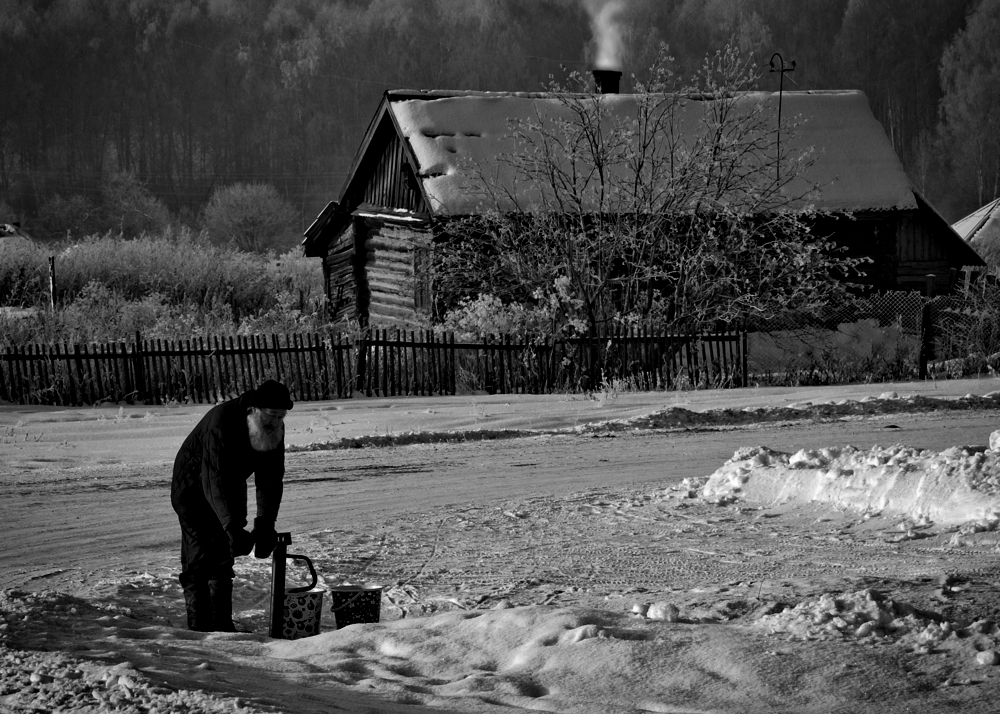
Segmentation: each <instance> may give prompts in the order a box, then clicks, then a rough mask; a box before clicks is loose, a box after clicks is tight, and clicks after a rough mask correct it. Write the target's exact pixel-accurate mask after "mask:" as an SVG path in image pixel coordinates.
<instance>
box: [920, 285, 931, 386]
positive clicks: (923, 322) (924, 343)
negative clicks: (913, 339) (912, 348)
mask: <svg viewBox="0 0 1000 714" xmlns="http://www.w3.org/2000/svg"><path fill="white" fill-rule="evenodd" d="M933 351H934V330H933V325H931V303H930V300H927V301H926V302H924V306H923V308H922V309H921V311H920V364H919V367H918V377H919V378H920V379H927V362H928V360H929V359H930V358H931V356H932V352H933Z"/></svg>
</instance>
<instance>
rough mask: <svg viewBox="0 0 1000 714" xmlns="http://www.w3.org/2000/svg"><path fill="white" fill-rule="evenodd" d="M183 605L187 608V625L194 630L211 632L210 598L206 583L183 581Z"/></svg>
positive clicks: (213, 625)
mask: <svg viewBox="0 0 1000 714" xmlns="http://www.w3.org/2000/svg"><path fill="white" fill-rule="evenodd" d="M183 588H184V605H185V607H186V608H187V626H188V629H189V630H194V631H195V632H212V631H213V630H214V629H215V620H214V618H213V617H212V600H211V596H210V593H209V588H208V583H184V584H183Z"/></svg>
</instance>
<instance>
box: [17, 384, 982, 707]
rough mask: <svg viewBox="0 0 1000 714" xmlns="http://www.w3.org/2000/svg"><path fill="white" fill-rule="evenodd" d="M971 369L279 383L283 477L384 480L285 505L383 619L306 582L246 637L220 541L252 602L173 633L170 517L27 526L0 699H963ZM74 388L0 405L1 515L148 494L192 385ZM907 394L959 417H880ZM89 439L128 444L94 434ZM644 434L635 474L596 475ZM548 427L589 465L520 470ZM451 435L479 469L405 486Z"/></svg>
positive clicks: (976, 494) (978, 687)
mask: <svg viewBox="0 0 1000 714" xmlns="http://www.w3.org/2000/svg"><path fill="white" fill-rule="evenodd" d="M995 387H996V385H995V384H994V383H993V382H991V381H983V382H974V383H971V384H959V383H953V384H951V385H949V386H948V387H947V388H941V387H939V386H937V385H927V384H922V385H893V388H892V389H891V390H890V391H886V388H885V387H876V388H872V387H852V388H847V389H839V390H834V389H828V390H809V391H808V393H806V392H804V391H800V392H798V393H795V392H794V391H791V390H790V391H780V390H773V391H771V392H765V393H761V392H754V391H752V390H740V391H739V392H737V393H733V392H731V393H711V394H703V395H701V394H693V395H680V397H679V395H663V394H656V395H618V396H611V397H609V396H607V395H605V397H604V398H605V399H607V400H608V401H607V402H606V403H604V404H600V403H598V402H597V401H596V400H582V401H568V400H565V399H561V398H555V397H551V398H525V399H523V400H518V399H516V398H510V397H508V398H506V400H500V399H497V398H484V397H476V398H450V399H449V400H439V401H436V402H434V403H433V404H425V403H423V402H417V401H413V400H409V401H408V400H400V402H398V403H397V404H395V405H392V406H391V407H389V403H388V402H385V401H375V400H371V401H368V402H359V403H355V404H350V405H337V406H338V407H339V406H344V407H346V408H344V409H342V410H328V411H323V406H322V405H297V406H296V410H293V412H292V414H294V415H296V419H298V420H299V421H297V422H290V425H289V426H290V434H289V443H290V444H291V445H292V451H291V453H290V454H289V457H288V461H289V480H290V485H292V484H295V483H298V482H303V483H304V482H307V481H309V480H310V479H312V480H313V481H315V480H317V479H319V478H320V476H321V475H323V474H325V475H326V476H323V477H324V478H327V477H329V475H330V474H331V473H333V474H334V476H335V477H336V478H337V479H339V481H337V482H336V484H337V485H338V486H340V487H342V488H344V489H346V488H347V487H348V486H349V485H350V484H349V483H348V481H350V482H351V483H354V482H355V480H356V481H357V482H359V483H363V482H366V481H372V480H377V479H385V480H384V484H385V485H384V488H383V491H382V493H383V495H387V494H393V496H392V497H393V498H398V499H401V500H403V501H406V500H407V499H409V501H410V504H411V505H410V508H409V510H406V508H405V506H406V504H405V503H403V504H401V505H400V506H399V508H400V509H402V510H398V511H393V512H392V514H388V515H383V514H381V513H380V512H376V509H374V507H368V508H369V510H370V511H371V513H372V514H374V515H371V514H369V515H368V516H362V515H356V516H354V517H351V516H349V515H345V514H346V513H347V512H346V511H339V512H338V513H340V514H341V515H340V516H339V518H340V519H342V521H340V522H330V523H328V524H327V525H326V526H325V527H322V528H314V529H309V530H305V531H304V532H303V531H300V530H299V529H296V534H295V546H294V547H293V548H292V550H295V551H298V552H304V553H307V554H308V555H309V556H310V557H311V558H313V560H314V561H315V562H316V563H317V567H318V568H319V570H320V571H321V573H322V574H325V577H324V578H323V580H324V581H325V583H326V584H328V585H331V584H333V583H334V582H337V581H339V580H342V579H345V578H348V579H351V580H353V581H359V580H367V581H372V580H375V581H378V582H379V583H380V584H382V585H385V586H386V590H385V595H384V597H383V600H382V621H381V622H379V623H377V624H374V623H373V624H362V625H352V626H350V627H347V628H345V629H343V630H336V629H334V623H333V620H334V615H333V614H332V613H330V612H329V601H328V600H327V602H326V611H325V612H324V614H323V618H324V619H323V631H322V632H321V634H319V635H317V636H315V637H311V638H306V639H302V640H293V641H282V640H271V639H269V638H267V637H266V636H265V634H264V633H265V632H266V599H267V583H268V561H258V560H255V559H253V558H247V559H241V560H240V561H239V563H238V568H237V570H238V579H237V588H236V601H237V608H238V613H237V620H238V622H239V623H240V625H242V626H243V627H244V628H246V629H249V630H252V631H251V632H248V633H236V634H221V633H217V634H210V635H204V634H199V633H191V632H188V631H186V630H184V629H182V628H181V627H180V626H179V625H180V622H181V607H180V598H181V595H180V589H179V587H178V585H177V583H176V580H175V575H176V572H175V570H176V569H175V566H174V565H173V563H172V559H175V558H176V555H175V554H174V553H173V550H174V549H175V548H174V545H173V543H172V541H169V540H168V541H167V542H166V543H162V544H161V543H160V540H162V539H161V538H160V530H162V531H163V533H168V532H170V530H169V529H170V524H169V518H165V519H164V525H163V526H162V527H161V526H159V525H157V526H156V527H155V529H154V530H156V538H152V539H151V540H148V541H142V543H141V546H139V547H140V550H142V552H145V553H147V561H148V565H147V567H145V568H135V567H134V564H135V561H128V562H125V561H121V562H119V561H109V562H108V563H107V564H105V565H103V566H102V565H101V564H100V563H101V561H100V555H101V553H100V548H101V546H100V543H101V541H100V540H99V539H97V538H94V539H92V540H86V539H79V540H78V541H76V542H78V547H77V549H76V552H66V553H65V554H64V555H63V556H62V558H63V559H62V560H60V561H58V562H52V563H48V562H47V563H46V564H45V565H46V567H45V568H41V567H40V566H41V565H42V564H41V563H37V564H35V565H38V566H39V567H37V568H36V567H34V566H33V564H32V563H31V562H30V561H31V560H32V559H33V558H34V557H36V556H38V555H39V554H41V553H44V552H47V551H45V547H44V543H43V540H44V539H43V538H42V537H41V536H39V537H37V539H36V540H31V541H30V544H29V545H27V546H24V550H23V553H22V555H23V558H22V561H21V562H20V564H19V566H20V567H15V566H14V565H13V564H7V565H4V566H3V568H2V572H0V582H2V583H6V584H7V585H9V586H11V587H8V589H6V590H4V591H3V593H2V596H0V620H2V622H0V642H2V643H3V644H2V646H0V712H6V711H11V712H22V711H23V712H29V711H31V712H34V711H54V712H70V711H94V712H97V711H135V712H147V711H149V712H194V711H207V712H216V711H218V712H223V711H225V712H257V711H288V712H321V711H338V710H342V711H351V712H367V711H371V712H376V711H378V712H383V711H384V712H397V711H398V712H409V711H413V712H429V711H458V712H511V711H516V710H518V709H527V710H537V711H559V712H586V713H590V712H594V713H597V712H765V711H766V712H772V711H778V712H782V711H784V712H833V711H844V712H848V711H850V712H879V713H880V714H881V713H885V712H897V711H898V712H904V711H944V710H953V711H963V712H983V713H985V712H992V711H995V710H996V706H997V704H996V702H997V700H998V697H1000V667H998V666H997V664H998V662H1000V655H998V654H997V653H998V652H1000V632H998V631H997V626H996V622H997V618H998V617H1000V596H998V595H997V594H996V593H997V588H998V587H1000V572H998V571H997V565H998V557H1000V534H998V533H997V532H996V530H995V528H996V525H997V522H998V520H1000V518H998V513H1000V495H998V490H1000V487H998V481H997V468H996V467H997V460H998V458H1000V454H998V452H996V451H994V450H993V449H992V448H991V447H990V443H989V442H990V439H989V434H990V433H991V432H992V431H993V426H991V425H993V424H996V422H997V421H998V420H997V418H996V417H997V416H998V415H1000V411H998V410H1000V399H998V398H997V396H996V395H995V394H994V389H995ZM762 391H763V390H762ZM702 400H703V401H702ZM300 407H307V408H304V409H300ZM329 407H330V405H329V404H327V405H326V408H327V409H329ZM387 407H388V408H389V409H391V410H394V411H396V412H397V414H391V415H390V414H389V412H388V411H387ZM87 412H88V410H41V411H36V412H34V413H30V410H25V409H22V408H14V407H0V428H3V429H4V431H3V432H2V434H3V436H4V438H3V439H2V440H0V483H3V485H4V489H5V498H4V500H5V501H6V505H0V517H3V518H4V522H5V523H7V524H11V523H22V522H26V521H18V520H17V519H18V518H22V519H24V518H26V516H25V514H26V513H31V512H32V511H33V510H34V512H35V513H36V515H37V517H38V518H39V519H44V517H45V516H44V515H43V514H42V513H41V510H40V509H49V510H57V509H60V508H65V509H72V507H73V503H74V501H75V502H76V503H77V504H80V503H86V504H87V506H86V507H87V508H89V509H97V510H98V511H99V513H97V514H96V516H95V519H96V521H97V522H104V523H105V524H106V525H105V526H103V527H104V528H106V529H108V530H110V529H112V528H114V527H115V523H116V521H117V522H123V521H127V520H128V519H129V518H130V517H131V515H130V514H129V513H128V512H127V511H128V509H129V506H130V504H133V505H134V504H136V503H138V502H140V499H142V498H148V499H149V502H150V503H153V502H155V498H157V497H162V493H161V494H160V496H157V494H158V493H159V492H158V491H157V489H160V490H161V491H162V489H163V481H162V476H160V477H159V480H157V478H154V474H156V473H157V470H158V469H159V470H160V471H163V470H164V466H165V464H166V463H167V462H168V461H169V459H170V458H171V457H172V453H171V451H172V450H175V449H176V446H177V444H179V439H181V438H183V435H184V433H185V432H186V430H187V429H188V428H190V424H191V423H193V421H194V420H196V418H197V417H198V416H199V415H200V413H203V410H200V411H199V410H198V409H188V408H185V409H177V408H175V409H173V410H172V411H171V410H159V411H157V410H153V409H149V408H145V409H143V408H136V409H135V410H134V411H131V412H130V411H127V410H116V409H109V410H107V411H106V412H105V415H106V418H105V419H104V420H103V421H101V422H98V421H97V420H96V419H94V418H93V417H92V416H91V417H88V418H86V419H84V418H83V417H84V415H85V413H87ZM147 414H149V415H151V416H149V417H147V416H146V415H147ZM4 419H6V420H7V421H6V422H5V421H4ZM116 420H117V421H118V423H117V424H115V423H114V422H115V421H116ZM143 420H145V421H143ZM43 424H44V427H43V426H41V425H43ZM926 424H930V425H931V426H939V427H941V428H942V429H943V428H944V426H945V425H948V426H949V427H956V425H957V428H959V429H960V433H963V434H966V435H968V436H969V437H970V440H969V442H968V443H954V444H950V445H947V446H943V447H941V448H935V449H931V448H922V447H921V446H920V445H912V446H911V445H907V444H904V443H897V438H898V437H899V436H901V435H904V434H918V433H923V432H920V431H919V429H920V428H921V427H922V426H923V425H926ZM803 425H804V426H803ZM963 425H964V427H963ZM859 427H860V429H859ZM963 429H964V430H963ZM865 431H867V432H870V435H868V436H866V437H865V438H866V439H867V441H865V442H864V443H863V444H860V445H859V446H848V445H847V444H845V443H844V442H843V440H842V438H841V437H843V436H845V435H849V436H850V437H851V439H852V441H856V440H858V439H860V438H861V435H862V433H863V432H865ZM103 435H107V439H106V440H105V438H104V436H103ZM817 435H818V436H817ZM720 438H721V439H722V442H723V448H728V454H727V457H726V458H718V459H717V461H716V462H715V464H714V466H712V467H710V468H704V469H701V470H700V471H699V470H698V469H697V468H696V469H695V470H694V471H693V473H692V471H691V470H685V469H684V466H685V464H684V463H683V462H684V460H685V459H687V460H691V459H692V458H693V457H692V456H688V455H687V454H689V453H692V452H688V451H683V452H676V451H669V450H668V449H672V448H676V447H677V445H678V444H690V445H691V446H690V448H691V449H692V450H693V451H697V450H698V449H699V448H701V449H702V450H705V449H707V448H709V446H711V445H712V444H715V440H716V439H720ZM817 439H827V441H826V442H825V443H824V442H822V441H821V442H819V443H817ZM684 440H688V441H684ZM800 442H801V443H808V444H811V445H809V446H803V447H802V448H795V449H792V448H787V447H788V446H789V445H794V444H797V443H800ZM116 443H117V445H118V446H117V448H118V450H119V456H120V454H121V450H122V445H123V444H125V445H127V446H126V451H127V452H128V453H129V454H131V455H132V457H131V461H133V462H134V463H135V464H137V466H135V467H134V468H131V469H130V468H129V464H128V462H129V461H130V459H128V458H125V459H123V461H124V462H125V463H124V464H111V463H106V464H105V465H104V466H103V467H102V466H101V465H100V464H99V463H97V464H95V463H93V462H94V461H95V459H96V461H98V462H100V461H101V460H104V461H111V459H112V458H113V457H114V456H115V444H116ZM352 446H357V447H365V446H367V447H368V448H347V449H346V450H345V447H352ZM993 446H994V447H996V446H998V444H997V443H996V442H994V444H993ZM683 448H688V447H687V446H684V447H683ZM713 448H714V447H713ZM647 450H648V451H649V453H651V454H654V455H658V456H655V457H654V458H652V461H653V462H654V463H655V462H656V458H659V459H660V464H661V468H662V473H663V477H662V478H661V479H660V480H655V479H654V480H651V479H643V480H642V482H641V483H625V482H621V483H618V482H615V483H612V480H613V479H612V472H614V473H615V474H619V473H620V472H623V471H624V472H627V471H628V470H629V469H630V468H631V465H632V464H633V463H635V464H638V463H640V462H641V463H645V462H646V454H647ZM95 454H96V455H97V456H95ZM347 454H350V455H351V458H352V459H353V460H351V461H349V462H348V463H347V465H346V466H344V465H343V464H344V462H343V461H331V460H337V459H344V458H346V456H347ZM729 456H731V458H728V457H729ZM576 457H579V461H575V460H573V461H572V463H571V467H570V468H571V469H575V470H578V471H580V472H581V474H584V473H587V474H590V473H593V474H594V475H595V476H594V478H595V479H596V480H595V481H588V480H586V479H587V477H586V476H581V479H582V480H580V481H576V482H573V483H574V484H575V486H576V488H575V490H574V489H573V488H569V487H567V488H564V489H562V490H556V491H555V492H551V493H550V492H544V490H543V492H534V491H532V487H533V486H534V485H537V482H538V481H539V480H540V479H541V480H543V481H544V479H545V478H546V474H548V473H555V472H557V471H558V469H559V468H561V467H563V466H564V464H563V463H561V462H566V461H568V460H572V459H575V458H576ZM727 458H728V460H726V459H727ZM143 464H146V465H147V466H148V468H146V467H144V466H143ZM335 464H340V466H336V467H335ZM452 464H457V466H455V468H457V469H458V470H460V471H462V473H463V474H464V475H465V476H466V477H467V478H469V479H473V480H475V476H476V475H477V474H481V475H483V476H484V481H483V482H482V483H486V480H485V477H487V476H488V477H489V479H490V480H492V481H494V482H495V481H502V482H503V481H509V482H508V485H507V488H508V490H507V491H506V495H502V496H497V495H496V494H494V492H489V493H487V492H486V491H483V492H482V493H483V495H482V496H481V497H479V498H469V499H465V500H461V499H460V500H459V501H449V502H443V503H440V504H437V505H434V504H429V503H427V502H424V501H421V500H420V496H419V493H417V492H418V491H419V490H421V487H424V488H425V489H426V490H429V491H433V488H434V484H435V483H436V482H437V481H439V480H440V479H443V478H444V475H443V474H444V473H445V472H446V471H447V470H448V469H449V468H451V465H452ZM369 466H371V468H368V467H369ZM376 466H377V467H378V468H375V467H376ZM102 468H103V469H105V471H101V469H102ZM635 468H636V469H638V468H639V466H638V465H636V466H635ZM643 468H645V467H643ZM115 469H117V470H115ZM331 469H334V470H333V471H332V472H331ZM106 471H114V477H113V478H111V477H107V478H106V479H105V480H103V481H102V479H101V474H102V473H105V472H106ZM389 472H392V473H393V474H396V475H400V474H402V475H403V476H399V478H400V479H403V478H404V476H405V479H408V480H401V481H399V483H401V484H403V486H404V488H402V489H401V490H400V491H398V492H397V491H396V490H395V486H394V485H393V484H395V483H397V482H396V481H391V480H390V476H388V475H386V474H388V473H389ZM602 474H603V480H602ZM682 474H687V475H684V476H683V478H682V477H681V475H682ZM475 483H479V481H475ZM598 484H606V485H598ZM314 486H315V484H314ZM102 488H103V489H105V490H101V489H102ZM303 488H304V486H303ZM298 493H299V492H298V491H296V490H295V488H291V489H290V490H289V492H288V494H287V495H286V498H287V499H290V501H289V503H288V504H286V506H285V507H287V508H288V509H289V510H288V513H289V515H290V516H292V517H294V514H297V513H300V512H301V513H305V512H306V510H304V509H305V506H304V505H297V504H296V500H295V499H297V498H300V496H298V495H297V494H298ZM497 493H500V492H497ZM91 494H97V495H96V496H94V497H91ZM316 494H317V492H316V491H315V490H314V491H312V492H311V497H312V498H313V499H315V498H317V495H316ZM407 494H409V495H407ZM309 497H310V492H305V491H303V492H302V495H301V498H302V499H303V501H305V500H307V499H309ZM387 497H388V496H387ZM142 502H143V503H145V501H142ZM95 504H99V505H95ZM352 504H353V506H352V508H353V509H354V510H364V509H365V505H364V504H365V502H364V501H363V500H358V501H356V502H352ZM3 509H9V510H6V511H5V510H3ZM167 510H169V505H167ZM15 511H16V513H15ZM168 515H169V514H168ZM284 517H285V516H284V515H283V518H284ZM158 518H160V516H159V515H157V516H156V517H155V518H153V519H152V520H153V521H155V522H156V523H158V522H159V521H158V520H157V519H158ZM52 522H53V523H55V522H57V521H52ZM279 525H280V524H279ZM2 527H4V526H0V528H2ZM92 527H96V526H92ZM33 537H34V536H33ZM51 537H52V538H57V537H58V534H56V533H53V534H52V535H51ZM4 542H5V543H7V544H8V548H10V549H15V550H16V549H17V548H18V547H19V543H20V542H24V541H23V540H20V539H19V537H18V532H15V531H13V530H9V531H8V532H7V533H5V534H4ZM66 550H69V551H72V550H73V549H72V548H69V549H66ZM45 557H48V556H45ZM4 562H6V561H4ZM81 563H82V564H84V565H83V567H81V566H80V564H81ZM50 566H51V567H50ZM56 566H58V567H56Z"/></svg>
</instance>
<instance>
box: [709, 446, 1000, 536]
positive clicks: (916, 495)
mask: <svg viewBox="0 0 1000 714" xmlns="http://www.w3.org/2000/svg"><path fill="white" fill-rule="evenodd" d="M998 435H1000V432H994V434H993V435H992V436H991V438H990V441H991V443H992V444H993V445H994V446H997V445H998V441H1000V438H998ZM998 468H1000V451H998V450H994V449H992V448H990V447H987V446H954V447H951V448H949V449H945V450H944V451H941V452H936V451H929V450H925V449H918V448H914V447H910V446H903V445H900V444H897V445H895V446H890V447H881V446H875V447H873V448H872V449H871V450H870V451H862V450H860V449H856V448H854V447H853V446H844V447H830V448H824V449H815V450H814V449H803V450H801V451H798V452H796V453H794V454H788V453H783V452H780V451H774V450H772V449H769V448H767V447H765V446H756V447H744V448H741V449H738V450H737V451H736V453H735V454H734V455H733V457H732V458H731V459H729V461H727V462H726V463H725V464H724V465H723V466H722V467H721V468H719V469H718V470H717V471H716V472H715V473H714V474H712V476H711V477H710V478H709V479H708V481H707V482H706V483H705V486H704V487H703V488H702V491H701V497H702V498H704V499H705V500H708V501H713V502H722V503H725V502H731V501H736V500H745V501H748V502H754V503H758V504H762V505H778V504H784V503H792V502H795V503H805V502H821V503H829V504H831V505H834V506H836V507H843V508H851V509H856V510H858V511H862V512H865V513H879V512H883V511H886V512H892V513H898V514H900V515H903V516H906V517H908V518H911V519H914V520H915V521H918V522H919V521H924V522H927V521H933V522H934V523H937V524H940V525H944V524H952V525H960V524H970V523H971V524H974V525H975V526H977V529H980V530H986V529H990V530H992V529H993V528H995V527H996V525H997V524H998V523H1000V477H998V473H1000V471H998Z"/></svg>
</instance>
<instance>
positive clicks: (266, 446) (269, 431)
mask: <svg viewBox="0 0 1000 714" xmlns="http://www.w3.org/2000/svg"><path fill="white" fill-rule="evenodd" d="M247 429H249V431H250V446H251V447H253V450H254V451H272V450H274V449H277V448H278V445H279V444H281V442H282V441H283V440H284V438H285V425H284V424H283V423H278V424H268V425H265V424H264V420H263V418H261V415H260V413H259V412H250V413H249V414H247Z"/></svg>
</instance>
